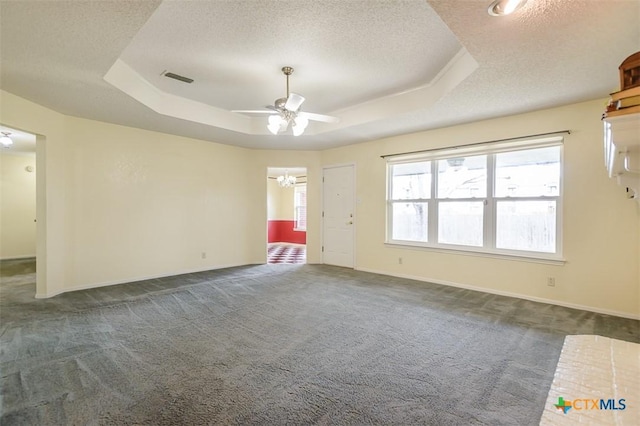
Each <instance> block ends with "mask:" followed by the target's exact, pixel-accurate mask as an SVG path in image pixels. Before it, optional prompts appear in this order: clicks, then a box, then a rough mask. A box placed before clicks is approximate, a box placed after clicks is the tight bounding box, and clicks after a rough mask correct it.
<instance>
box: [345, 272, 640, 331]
mask: <svg viewBox="0 0 640 426" xmlns="http://www.w3.org/2000/svg"><path fill="white" fill-rule="evenodd" d="M355 269H356V270H358V271H363V272H371V273H373V274H380V275H388V276H392V277H398V278H406V279H409V280H415V281H422V282H428V283H433V284H440V285H446V286H450V287H458V288H464V289H466V290H473V291H479V292H482V293H489V294H497V295H499V296H507V297H515V298H517V299H524V300H530V301H532V302H540V303H547V304H549V305H557V306H563V307H565V308H572V309H580V310H582V311H589V312H596V313H598V314H605V315H612V316H615V317H622V318H629V319H634V320H640V315H638V314H635V315H634V314H629V313H627V312H621V311H613V310H609V309H601V308H596V307H593V306H586V305H579V304H576V303H569V302H563V301H560V300H554V299H545V298H543V297H536V296H529V295H526V294H520V293H512V292H509V291H501V290H494V289H492V288H486V287H477V286H474V285H469V284H462V283H456V282H453V281H444V280H438V279H434V278H426V277H419V276H415V275H408V274H392V273H390V272H385V271H379V270H376V269H370V268H355Z"/></svg>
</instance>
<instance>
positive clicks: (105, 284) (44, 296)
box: [36, 263, 248, 299]
mask: <svg viewBox="0 0 640 426" xmlns="http://www.w3.org/2000/svg"><path fill="white" fill-rule="evenodd" d="M247 265H248V264H246V263H237V264H229V265H216V266H208V267H206V268H198V269H190V270H186V271H178V272H171V273H166V274H159V275H148V276H143V277H135V278H127V279H123V280H115V281H104V282H101V283H93V284H84V285H79V286H74V287H67V288H64V289H62V290H55V291H52V292H47V293H44V294H43V293H36V299H48V298H50V297H54V296H57V295H59V294H63V293H69V292H71V291H78V290H89V289H91V288H98V287H108V286H112V285H118V284H126V283H134V282H137V281H144V280H153V279H156V278H167V277H173V276H176V275H184V274H193V273H195V272H205V271H213V270H216V269H225V268H235V267H237V266H247Z"/></svg>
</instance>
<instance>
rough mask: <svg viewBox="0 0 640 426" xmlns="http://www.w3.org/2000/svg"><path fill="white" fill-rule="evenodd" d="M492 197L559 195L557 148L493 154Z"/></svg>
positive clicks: (558, 151) (558, 148)
mask: <svg viewBox="0 0 640 426" xmlns="http://www.w3.org/2000/svg"><path fill="white" fill-rule="evenodd" d="M495 188H496V197H537V196H542V195H548V196H557V195H559V194H560V147H559V146H551V147H547V148H538V149H530V150H524V151H513V152H503V153H499V154H496V183H495Z"/></svg>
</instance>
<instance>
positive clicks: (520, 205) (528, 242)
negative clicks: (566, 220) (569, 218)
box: [496, 200, 556, 253]
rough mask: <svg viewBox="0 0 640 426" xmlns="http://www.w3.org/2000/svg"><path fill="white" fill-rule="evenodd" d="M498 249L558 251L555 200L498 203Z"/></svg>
mask: <svg viewBox="0 0 640 426" xmlns="http://www.w3.org/2000/svg"><path fill="white" fill-rule="evenodd" d="M496 210H497V216H496V247H497V248H501V249H512V250H527V251H539V252H545V253H555V252H556V202H555V201H553V200H552V201H498V202H497V208H496Z"/></svg>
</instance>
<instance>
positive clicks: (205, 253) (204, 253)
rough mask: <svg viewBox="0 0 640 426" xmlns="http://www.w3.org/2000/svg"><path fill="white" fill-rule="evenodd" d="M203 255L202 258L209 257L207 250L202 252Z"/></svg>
mask: <svg viewBox="0 0 640 426" xmlns="http://www.w3.org/2000/svg"><path fill="white" fill-rule="evenodd" d="M201 256H202V258H203V259H206V258H207V252H206V251H203V252H202V254H201Z"/></svg>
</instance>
